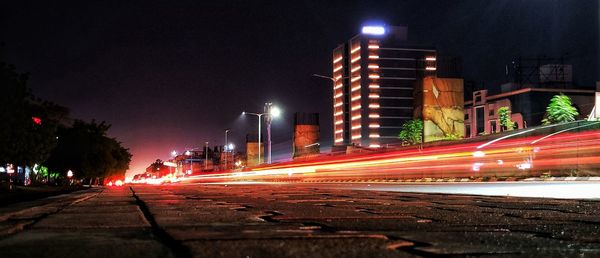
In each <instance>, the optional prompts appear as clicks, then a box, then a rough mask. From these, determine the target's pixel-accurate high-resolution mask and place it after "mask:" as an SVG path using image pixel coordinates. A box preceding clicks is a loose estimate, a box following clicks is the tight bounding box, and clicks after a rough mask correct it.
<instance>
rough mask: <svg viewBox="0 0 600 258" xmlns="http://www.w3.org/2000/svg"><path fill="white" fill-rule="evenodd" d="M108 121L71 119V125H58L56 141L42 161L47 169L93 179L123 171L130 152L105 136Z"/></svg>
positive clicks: (126, 167) (127, 164) (129, 157)
mask: <svg viewBox="0 0 600 258" xmlns="http://www.w3.org/2000/svg"><path fill="white" fill-rule="evenodd" d="M109 128H110V125H109V124H106V123H105V122H101V123H96V121H94V120H92V122H91V123H86V122H84V121H81V120H75V121H74V123H73V125H72V126H71V127H64V128H61V130H60V131H59V138H58V144H57V146H56V148H55V149H54V150H53V151H52V154H51V155H50V158H49V159H48V161H47V162H46V163H45V165H47V167H48V168H49V169H50V170H51V171H55V172H59V173H61V174H64V173H66V171H68V170H73V171H74V172H75V175H76V177H78V178H87V179H96V178H104V177H108V176H115V175H118V174H121V175H122V174H124V173H125V171H126V170H127V169H128V168H129V163H130V161H131V154H130V153H129V150H128V149H126V148H124V147H122V146H121V143H120V142H118V141H117V140H116V139H114V138H109V137H107V136H106V133H107V131H108V129H109Z"/></svg>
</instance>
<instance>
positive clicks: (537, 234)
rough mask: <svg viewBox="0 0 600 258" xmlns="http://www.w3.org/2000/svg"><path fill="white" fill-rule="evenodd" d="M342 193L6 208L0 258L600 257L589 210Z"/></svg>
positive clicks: (247, 192) (266, 187) (566, 204)
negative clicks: (0, 257)
mask: <svg viewBox="0 0 600 258" xmlns="http://www.w3.org/2000/svg"><path fill="white" fill-rule="evenodd" d="M362 187H364V186H359V187H358V188H362ZM393 187H398V186H393ZM418 187H426V186H418ZM456 187H458V185H456ZM340 188H341V187H323V186H316V185H314V186H313V185H289V184H240V183H238V184H234V185H232V184H228V185H206V184H202V185H165V186H132V187H131V188H130V187H111V188H97V189H93V190H89V191H85V192H78V193H72V194H68V195H63V196H57V197H53V198H50V199H44V200H38V201H35V202H30V203H21V204H18V205H10V206H7V207H2V208H0V250H1V251H2V253H1V255H0V256H2V257H244V258H245V257H336V258H338V257H414V256H471V255H472V256H517V255H525V256H539V257H571V256H588V257H598V256H600V212H599V211H600V202H599V201H597V200H566V199H547V198H520V197H512V196H509V197H506V196H501V197H499V196H497V197H492V196H478V195H449V194H432V193H405V192H391V191H379V190H378V191H363V190H356V189H355V188H354V186H351V187H350V188H351V189H340Z"/></svg>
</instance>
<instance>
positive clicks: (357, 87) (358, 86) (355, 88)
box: [350, 84, 360, 91]
mask: <svg viewBox="0 0 600 258" xmlns="http://www.w3.org/2000/svg"><path fill="white" fill-rule="evenodd" d="M357 90H360V84H359V85H357V86H354V88H352V90H350V91H357Z"/></svg>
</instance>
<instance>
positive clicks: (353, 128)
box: [352, 124, 360, 130]
mask: <svg viewBox="0 0 600 258" xmlns="http://www.w3.org/2000/svg"><path fill="white" fill-rule="evenodd" d="M356 129H360V124H358V125H355V126H352V130H356Z"/></svg>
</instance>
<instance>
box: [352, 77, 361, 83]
mask: <svg viewBox="0 0 600 258" xmlns="http://www.w3.org/2000/svg"><path fill="white" fill-rule="evenodd" d="M358 80H360V76H356V77H352V79H351V80H350V81H351V82H355V81H358Z"/></svg>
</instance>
